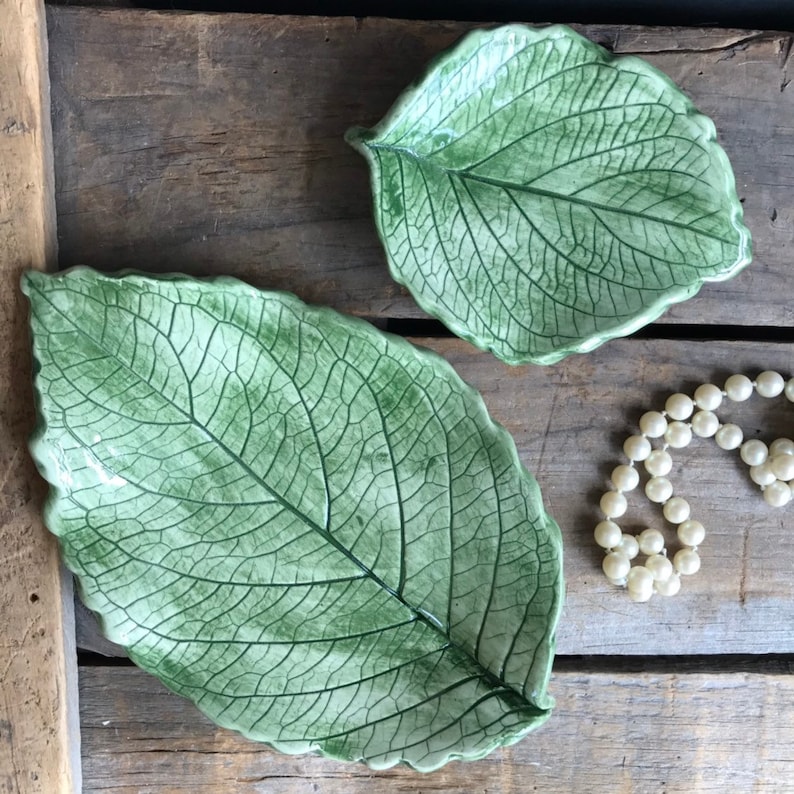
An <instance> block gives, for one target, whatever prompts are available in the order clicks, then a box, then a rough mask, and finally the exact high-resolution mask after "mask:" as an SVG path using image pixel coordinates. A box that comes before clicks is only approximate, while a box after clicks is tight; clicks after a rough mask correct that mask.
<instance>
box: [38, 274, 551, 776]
mask: <svg viewBox="0 0 794 794" xmlns="http://www.w3.org/2000/svg"><path fill="white" fill-rule="evenodd" d="M23 289H24V291H25V293H26V294H27V295H28V298H29V300H30V304H31V327H32V334H33V352H34V357H35V361H36V377H35V385H36V391H37V401H38V411H39V423H38V426H37V430H36V432H35V435H34V438H33V439H32V442H31V449H32V453H33V456H34V458H35V460H36V462H37V464H38V467H39V469H40V471H41V472H42V474H43V475H44V476H45V477H46V479H47V480H48V481H49V483H50V485H51V490H50V497H49V500H48V503H47V507H46V522H47V525H48V526H49V528H50V529H51V530H52V532H54V533H55V534H56V535H57V536H58V537H59V539H60V543H61V548H62V551H63V556H64V558H65V560H66V563H67V565H68V566H69V567H70V568H71V570H72V571H74V572H75V574H76V575H77V577H78V579H79V583H80V587H81V591H82V595H83V598H84V600H85V602H86V604H87V605H88V606H89V607H90V608H91V609H93V610H95V611H96V612H97V613H98V614H99V616H100V618H101V621H102V624H103V628H104V630H105V632H106V634H107V636H108V638H109V639H111V640H113V641H114V642H117V643H120V644H122V645H123V646H125V647H126V648H127V649H128V651H129V654H130V656H131V657H132V659H133V660H134V661H135V662H136V663H137V664H139V665H140V666H141V667H143V668H145V669H146V670H149V671H150V672H152V673H154V674H155V675H156V676H157V677H158V678H160V679H161V680H162V681H163V682H165V684H166V685H167V686H168V687H170V688H171V689H172V690H174V691H175V692H178V693H180V694H182V695H185V696H187V697H188V698H190V699H191V700H193V701H194V702H195V703H196V705H197V706H198V707H199V708H200V709H201V710H202V711H203V712H205V713H206V714H207V715H208V716H209V717H211V718H212V719H213V720H215V721H216V722H218V723H219V724H220V725H223V726H226V727H229V728H234V729H237V730H239V731H241V732H242V733H243V734H245V735H246V736H248V737H251V738H253V739H257V740H260V741H264V742H268V743H270V744H271V745H273V746H274V747H276V748H277V749H279V750H282V751H284V752H288V753H299V752H308V751H316V752H320V753H322V754H324V755H327V756H331V757H333V758H337V759H344V760H355V759H361V760H364V761H366V762H367V763H368V764H370V765H371V766H372V767H376V768H383V767H388V766H390V765H392V764H395V763H397V762H400V761H402V762H405V763H408V764H410V765H412V766H413V767H415V768H417V769H420V770H429V769H433V768H436V767H438V766H440V765H441V764H443V763H444V762H445V761H447V760H449V759H450V758H464V759H473V758H479V757H481V756H483V755H485V754H486V753H488V752H489V751H490V750H493V749H494V748H495V747H498V746H501V745H504V744H508V743H511V742H514V741H516V740H518V739H519V738H520V737H522V736H523V735H524V734H526V733H527V732H528V731H529V730H531V729H532V728H534V727H536V726H537V725H539V724H540V723H542V722H543V721H544V720H545V719H546V718H547V717H548V715H549V710H550V708H551V706H552V700H551V698H550V697H549V696H548V695H547V692H546V686H547V682H548V678H549V672H550V666H551V661H552V656H553V648H554V634H555V626H556V623H557V619H558V614H559V611H560V604H561V600H562V575H561V541H560V534H559V529H558V527H557V525H556V524H555V523H554V521H553V520H552V519H551V518H550V517H549V516H548V515H547V514H546V512H545V510H544V508H543V505H542V502H541V496H540V492H539V489H538V486H537V483H536V482H535V480H534V479H533V477H532V476H531V475H530V474H529V473H528V472H527V471H526V469H524V468H523V466H522V465H521V464H520V462H519V460H518V456H517V452H516V449H515V446H514V444H513V442H512V440H511V439H510V437H509V436H508V434H507V433H506V431H505V430H504V429H503V428H502V427H501V426H499V425H497V424H495V423H494V422H493V421H492V420H491V419H490V418H489V416H488V414H487V412H486V409H485V406H484V404H483V402H482V400H481V398H480V397H479V395H478V394H477V393H476V392H475V391H473V390H472V389H471V388H470V387H468V386H466V385H465V384H464V383H463V382H462V381H461V380H460V378H459V377H458V376H457V375H456V374H455V372H454V371H453V369H452V368H451V367H450V366H449V365H448V364H447V363H446V362H445V361H444V360H443V359H441V358H440V357H439V356H437V355H435V354H433V353H429V352H427V351H422V350H420V349H418V348H416V347H414V346H412V345H410V344H409V343H407V342H406V341H404V340H402V339H399V338H396V337H393V336H389V335H385V334H383V333H381V332H379V331H377V330H376V329H374V328H372V327H371V326H369V325H368V324H366V323H364V322H363V321H359V320H354V319H351V318H345V317H343V316H341V315H339V314H337V313H335V312H333V311H331V310H329V309H318V308H310V307H308V306H306V305H304V304H303V303H301V302H300V301H299V300H298V299H297V298H295V297H292V296H289V295H286V294H283V293H268V292H259V291H257V290H254V289H253V288H251V287H249V286H247V285H245V284H243V283H241V282H238V281H235V280H232V279H218V280H214V281H201V282H200V281H195V280H192V279H189V278H187V277H182V276H173V277H162V278H148V277H144V276H142V275H134V274H128V275H126V276H124V277H113V276H106V275H101V274H99V273H95V272H93V271H90V270H88V269H85V268H78V269H75V270H73V271H70V272H68V273H66V274H59V275H56V276H47V275H44V274H41V273H28V274H27V275H26V276H25V278H24V281H23Z"/></svg>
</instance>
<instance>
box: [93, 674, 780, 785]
mask: <svg viewBox="0 0 794 794" xmlns="http://www.w3.org/2000/svg"><path fill="white" fill-rule="evenodd" d="M80 682H81V689H80V702H81V709H82V718H83V747H84V772H85V792H86V794H89V793H90V792H100V791H108V790H112V791H113V792H116V794H133V792H135V793H136V794H137V792H141V791H151V792H155V791H156V792H158V794H170V793H171V792H183V791H191V792H192V793H193V794H216V792H219V791H223V792H225V794H243V793H245V794H251V793H252V792H263V794H264V792H267V794H297V793H298V792H304V791H314V792H321V794H365V793H366V794H382V793H384V792H400V791H422V792H446V793H447V794H472V792H482V793H483V794H484V793H485V792H503V794H517V792H519V791H522V792H528V791H558V792H569V793H570V794H577V793H578V792H590V791H610V792H625V793H626V794H629V793H632V794H650V793H651V792H654V793H657V792H666V794H706V793H708V794H724V792H739V791H741V792H747V794H750V792H755V794H761V793H762V792H769V793H770V794H771V793H772V792H781V791H784V790H785V791H787V790H789V789H788V788H787V785H788V784H787V783H786V781H790V780H791V777H792V774H794V761H792V759H791V743H792V741H794V727H792V721H791V718H790V717H791V710H792V708H794V677H792V676H788V675H763V674H753V673H691V674H683V675H675V674H671V673H634V674H631V673H604V672H598V673H567V672H566V673H558V674H555V675H554V676H553V678H552V690H553V692H554V694H555V696H556V698H557V708H556V711H555V713H554V714H553V715H552V718H551V720H550V721H549V722H547V723H546V725H544V726H543V727H542V728H540V729H539V730H538V731H537V732H536V733H534V734H531V735H530V736H528V737H527V738H526V739H524V740H523V741H521V742H520V743H519V744H517V745H514V746H513V747H510V748H506V749H503V750H499V751H497V752H495V753H494V754H492V755H491V756H489V757H488V758H486V759H484V760H482V761H478V762H477V763H476V764H464V763H460V762H457V763H452V764H449V765H447V766H446V767H443V768H442V769H441V770H439V771H437V772H434V773H432V774H429V775H421V774H419V773H416V772H413V771H411V770H409V769H406V768H403V767H395V768H393V769H390V770H386V771H380V772H373V771H371V770H369V769H367V768H366V767H364V766H359V765H343V764H338V763H336V762H333V761H327V760H325V759H322V758H317V757H314V756H284V755H280V754H278V753H275V752H273V751H271V750H269V749H268V748H266V747H263V746H262V745H257V744H254V743H252V742H248V741H246V740H245V739H243V738H242V737H240V736H238V735H237V734H234V733H232V732H230V731H226V730H223V729H222V728H217V727H215V726H214V725H213V724H212V723H210V722H209V721H208V720H207V719H205V718H204V717H203V716H202V715H200V714H199V713H198V712H197V711H196V710H195V709H194V708H193V707H192V706H191V705H190V704H189V703H188V702H187V701H185V700H182V699H181V698H178V697H177V696H175V695H172V694H171V693H169V692H168V691H167V690H166V689H165V688H164V687H163V686H162V685H160V684H159V683H157V682H156V681H155V680H154V679H152V678H150V677H148V676H146V675H144V674H143V673H141V671H139V670H137V669H135V668H102V667H83V668H81V670H80ZM153 714H156V715H157V719H153V718H152V715H153ZM748 740H749V741H748Z"/></svg>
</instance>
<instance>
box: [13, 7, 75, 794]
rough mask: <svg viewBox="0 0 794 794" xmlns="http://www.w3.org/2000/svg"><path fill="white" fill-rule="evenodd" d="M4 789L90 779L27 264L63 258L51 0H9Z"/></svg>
mask: <svg viewBox="0 0 794 794" xmlns="http://www.w3.org/2000/svg"><path fill="white" fill-rule="evenodd" d="M0 20H2V23H0V549H2V552H1V553H0V559H2V565H0V620H2V629H0V791H3V792H15V794H16V792H19V793H20V794H27V793H28V792H45V793H46V794H56V792H68V791H72V790H76V789H77V788H78V787H79V777H80V775H79V773H80V765H79V754H78V748H79V733H78V726H77V720H78V710H77V702H76V696H77V668H76V656H75V652H74V625H73V621H72V617H71V615H72V601H71V581H70V579H69V578H68V576H65V575H62V573H61V569H60V566H59V562H58V554H57V549H56V544H55V541H54V539H53V538H52V537H50V536H49V535H48V534H47V532H46V530H45V529H44V526H43V525H42V522H41V508H42V499H43V492H44V489H43V486H42V483H41V481H40V480H39V479H38V477H37V475H36V473H35V470H34V468H33V463H32V461H31V460H30V458H29V456H28V454H27V449H26V441H27V435H28V433H29V432H30V430H31V429H32V426H33V409H32V406H33V397H32V393H31V389H30V386H29V385H28V384H29V377H28V376H27V374H26V373H27V372H29V370H30V363H29V353H28V342H27V334H26V330H25V326H26V309H25V306H24V302H23V300H22V297H21V295H20V292H19V288H18V284H19V276H20V274H21V272H22V270H23V269H25V268H30V267H35V268H46V267H52V266H53V265H54V264H55V262H54V260H55V203H54V186H53V175H52V151H51V137H50V123H49V114H48V112H47V111H48V100H49V96H48V80H47V56H46V39H45V36H44V33H45V30H44V25H45V21H44V8H43V5H42V3H40V2H35V1H34V0H0Z"/></svg>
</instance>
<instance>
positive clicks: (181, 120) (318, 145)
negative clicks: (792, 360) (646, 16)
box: [48, 7, 794, 325]
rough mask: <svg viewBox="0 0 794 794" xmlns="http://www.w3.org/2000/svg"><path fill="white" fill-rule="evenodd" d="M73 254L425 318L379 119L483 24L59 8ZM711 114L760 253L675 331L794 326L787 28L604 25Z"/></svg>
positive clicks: (55, 28)
mask: <svg viewBox="0 0 794 794" xmlns="http://www.w3.org/2000/svg"><path fill="white" fill-rule="evenodd" d="M48 17H49V31H50V46H51V72H52V80H53V98H54V129H55V152H56V164H57V172H56V175H57V200H58V214H59V232H60V244H61V263H62V264H63V265H72V264H78V263H83V264H90V265H94V266H97V267H102V268H106V269H117V268H120V267H138V268H144V269H147V270H182V271H185V272H189V273H195V274H207V273H217V272H223V273H226V274H236V275H238V276H241V277H243V278H246V279H248V280H250V281H252V282H254V283H255V284H257V285H260V286H267V287H273V288H280V289H287V290H291V291H294V292H297V293H298V294H300V295H301V296H302V297H303V298H304V299H306V300H309V301H311V302H316V303H324V304H330V305H333V306H335V307H336V308H339V309H342V310H344V311H348V312H352V313H355V314H359V315H366V316H373V317H375V316H389V317H419V316H422V314H421V312H420V311H419V309H418V308H417V306H416V305H415V303H414V302H413V300H412V299H411V298H410V297H409V296H408V295H407V293H406V292H405V291H404V290H403V289H401V288H400V287H398V286H397V285H396V284H395V283H394V282H393V281H392V280H391V279H390V278H389V276H388V273H387V269H386V265H385V259H384V256H383V253H382V250H381V247H380V244H379V242H378V240H377V238H376V234H375V229H374V225H373V222H372V218H371V210H370V196H369V186H368V177H367V173H366V168H365V163H364V161H363V158H361V157H360V156H359V155H358V154H356V153H355V152H353V151H352V150H351V149H350V148H349V147H347V146H346V145H345V143H344V141H343V140H342V136H343V133H344V131H345V129H346V128H347V127H348V126H350V125H353V124H372V123H374V122H376V121H377V120H378V119H379V118H380V117H381V115H382V114H383V113H384V111H385V110H386V109H387V108H388V107H389V105H390V104H391V103H392V101H393V100H394V99H395V98H396V97H397V95H398V93H399V92H400V91H401V90H402V89H403V88H404V87H405V86H406V85H408V84H409V83H410V82H411V81H412V80H413V79H414V78H415V77H416V76H417V75H418V74H419V73H420V72H421V70H422V69H423V67H424V65H425V63H426V62H427V61H428V59H429V58H431V57H432V56H433V55H434V54H436V53H437V52H438V51H440V50H441V49H443V48H444V47H446V46H448V45H449V44H451V43H452V42H453V41H454V40H455V39H457V38H458V37H459V36H460V35H461V34H462V33H464V32H465V31H466V30H468V29H470V28H471V27H472V25H471V24H462V23H433V22H408V21H394V20H383V19H374V18H367V19H365V20H363V21H362V20H353V19H350V18H336V19H320V18H297V17H267V16H249V15H215V16H213V15H201V14H195V15H191V14H164V13H158V12H148V13H145V12H139V11H128V10H122V9H118V10H113V9H106V10H103V11H99V10H94V11H89V10H86V9H74V8H67V7H51V8H50V9H49V11H48ZM581 30H583V32H584V33H585V34H586V35H588V36H590V37H591V38H593V39H594V40H596V41H599V42H601V43H603V44H605V45H606V46H608V47H610V48H611V49H613V50H614V51H615V52H619V53H638V54H641V55H642V56H643V57H645V58H647V60H648V61H650V62H651V63H653V64H654V65H655V66H658V67H659V68H661V69H662V70H663V71H665V72H666V73H667V74H669V75H670V76H671V77H672V78H673V80H675V82H676V83H678V84H679V85H680V86H681V87H682V88H683V90H684V91H685V92H686V93H687V94H689V95H690V96H691V97H692V99H693V100H694V102H695V103H696V105H697V106H698V107H699V108H700V109H701V110H702V111H703V112H705V113H707V114H709V115H711V116H712V117H713V118H714V120H715V122H716V125H717V129H718V132H719V135H720V140H721V141H722V143H723V145H724V147H725V149H726V151H727V152H728V155H729V156H730V157H731V159H732V161H733V165H734V169H735V172H736V178H737V185H738V190H739V194H740V196H742V197H743V198H744V199H745V203H744V207H745V213H746V221H747V223H748V225H749V226H750V228H751V230H752V232H753V234H754V237H755V262H754V264H753V265H752V267H751V268H749V269H748V270H746V271H745V272H744V273H743V274H742V275H741V276H739V277H738V278H736V279H734V280H732V281H730V282H726V283H723V284H712V285H709V286H707V287H706V288H704V289H703V291H702V293H701V295H700V296H699V297H697V298H696V299H694V300H691V301H689V302H687V303H686V304H683V305H681V306H678V307H676V308H674V309H673V310H671V311H670V312H668V313H667V314H666V315H665V317H664V321H665V322H682V323H701V322H709V323H724V324H742V325H756V324H772V325H788V324H790V323H791V321H792V312H793V311H794V309H792V306H793V305H794V304H792V302H791V301H790V300H789V295H788V291H787V289H786V288H787V285H788V281H789V268H790V252H791V250H792V246H794V167H793V166H792V162H793V161H792V157H793V156H794V122H793V121H792V119H794V87H792V86H790V85H789V80H790V79H791V75H792V74H794V67H792V66H791V61H790V53H791V49H792V48H791V42H792V38H791V37H790V36H789V35H787V34H780V33H761V32H751V31H725V30H689V29H667V28H659V29H648V28H637V27H604V26H591V27H586V28H581Z"/></svg>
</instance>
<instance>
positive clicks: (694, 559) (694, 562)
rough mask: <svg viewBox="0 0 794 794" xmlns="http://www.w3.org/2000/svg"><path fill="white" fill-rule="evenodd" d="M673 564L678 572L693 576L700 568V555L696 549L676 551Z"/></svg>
mask: <svg viewBox="0 0 794 794" xmlns="http://www.w3.org/2000/svg"><path fill="white" fill-rule="evenodd" d="M673 565H674V566H675V569H676V570H677V571H678V573H681V574H683V575H684V576H691V575H692V574H693V573H697V572H698V571H699V570H700V555H699V554H698V553H697V552H696V551H695V550H694V549H681V550H680V551H677V552H676V553H675V557H673Z"/></svg>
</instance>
